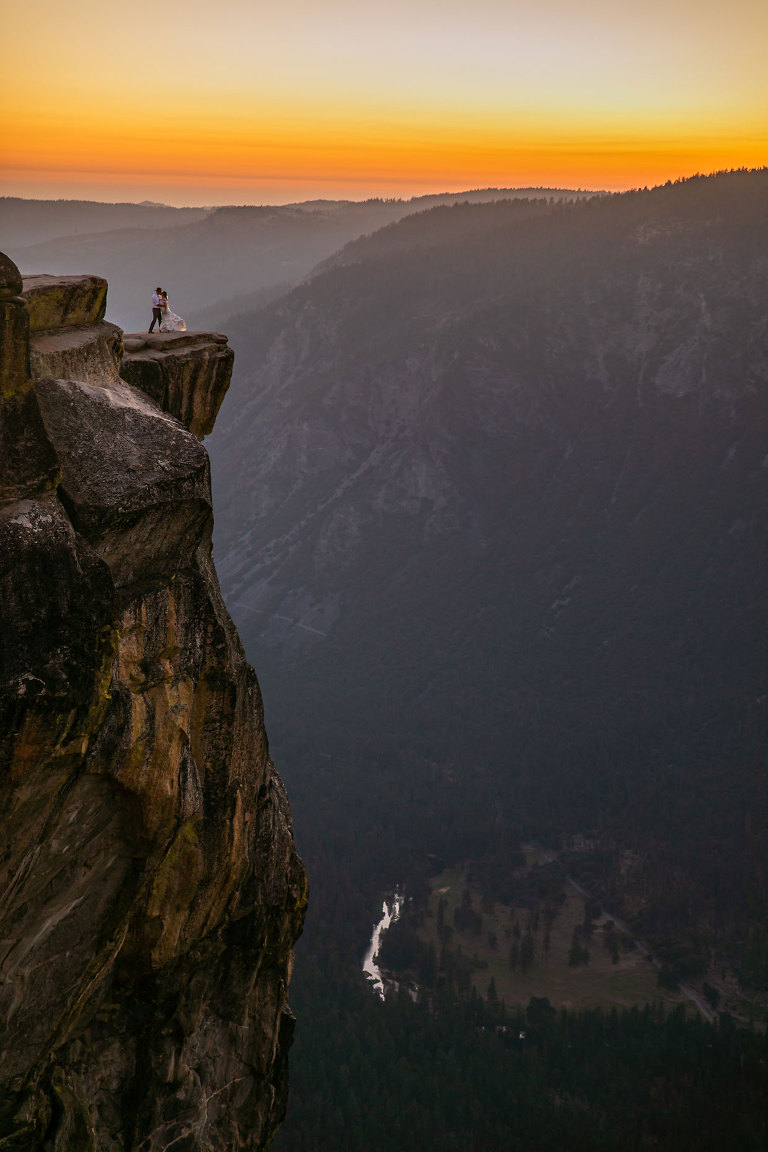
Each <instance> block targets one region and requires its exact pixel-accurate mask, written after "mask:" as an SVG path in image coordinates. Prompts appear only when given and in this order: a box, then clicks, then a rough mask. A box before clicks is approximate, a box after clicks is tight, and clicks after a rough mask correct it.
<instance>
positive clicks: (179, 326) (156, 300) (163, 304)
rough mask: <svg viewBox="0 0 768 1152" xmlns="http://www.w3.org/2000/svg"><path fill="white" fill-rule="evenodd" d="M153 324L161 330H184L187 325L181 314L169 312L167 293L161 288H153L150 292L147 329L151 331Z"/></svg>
mask: <svg viewBox="0 0 768 1152" xmlns="http://www.w3.org/2000/svg"><path fill="white" fill-rule="evenodd" d="M155 324H159V325H160V331H161V332H186V330H187V326H186V324H185V323H184V321H183V320H182V318H181V316H177V315H176V313H175V312H171V309H170V308H169V306H168V293H167V292H166V291H165V290H164V289H163V288H155V290H154V292H153V293H152V323H151V324H150V326H149V329H148V331H149V332H151V331H152V329H153V328H154V326H155Z"/></svg>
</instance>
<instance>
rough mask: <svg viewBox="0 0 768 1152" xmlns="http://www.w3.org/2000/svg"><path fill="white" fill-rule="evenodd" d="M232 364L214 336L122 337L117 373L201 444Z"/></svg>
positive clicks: (228, 350) (217, 335) (228, 351)
mask: <svg viewBox="0 0 768 1152" xmlns="http://www.w3.org/2000/svg"><path fill="white" fill-rule="evenodd" d="M233 361H234V353H233V352H232V349H231V348H228V347H227V338H226V336H222V335H221V334H220V333H218V332H157V333H154V332H153V333H146V334H143V333H136V334H134V335H131V336H126V338H125V353H124V355H123V362H122V369H121V372H122V376H123V379H124V380H127V381H128V382H129V383H130V384H132V385H133V386H134V388H140V389H141V390H142V392H146V393H147V395H148V396H151V397H152V399H153V400H155V401H156V402H157V403H158V404H159V405H160V407H161V408H163V409H165V411H166V412H170V413H171V414H172V415H173V416H176V417H177V418H178V419H179V420H181V421H182V422H183V423H184V424H186V426H187V428H189V430H190V431H191V432H194V434H195V436H198V437H200V439H202V438H203V436H207V435H208V434H209V432H211V431H212V430H213V424H214V421H215V419H216V415H217V413H218V411H219V408H220V406H221V402H222V400H223V399H224V396H225V394H226V391H227V388H228V386H229V380H230V376H231V375H232V364H233Z"/></svg>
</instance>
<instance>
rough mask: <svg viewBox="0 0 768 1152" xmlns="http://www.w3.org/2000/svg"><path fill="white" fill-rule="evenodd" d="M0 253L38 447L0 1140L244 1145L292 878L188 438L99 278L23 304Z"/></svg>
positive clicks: (11, 552)
mask: <svg viewBox="0 0 768 1152" xmlns="http://www.w3.org/2000/svg"><path fill="white" fill-rule="evenodd" d="M2 269H3V284H4V286H5V296H4V297H3V298H2V300H0V304H2V306H3V307H5V308H6V311H5V313H4V315H5V316H6V317H7V316H9V315H10V317H11V320H10V321H6V324H7V325H8V324H10V331H11V334H12V337H13V339H12V340H7V339H6V341H5V342H4V345H3V363H2V372H3V418H4V421H5V422H4V423H3V425H2V428H3V431H5V429H6V427H20V426H22V417H24V418H26V423H23V427H24V428H25V429H26V432H25V435H26V436H27V438H28V441H29V443H34V444H36V445H37V454H36V455H34V456H33V457H30V459H31V460H33V462H34V467H33V466H32V464H30V463H29V462H27V463H26V464H24V462H23V461H22V460H21V458H20V457H19V461H18V468H17V474H14V473H13V472H12V470H11V469H10V468H9V467H8V466H7V463H6V464H5V467H6V472H5V473H4V475H3V485H4V486H3V488H2V495H3V502H2V504H0V593H1V594H2V600H1V603H2V612H3V627H2V637H3V643H2V646H1V647H0V837H1V839H2V844H3V848H4V856H3V876H2V884H3V892H4V894H3V899H2V904H1V905H0V1013H2V1018H3V1032H2V1040H1V1041H0V1147H2V1148H5V1147H8V1148H13V1149H14V1150H16V1149H19V1150H27V1149H28V1150H29V1152H37V1150H38V1149H40V1148H42V1147H45V1148H51V1149H55V1150H57V1152H65V1150H66V1152H80V1150H83V1152H84V1150H86V1149H87V1150H89V1152H96V1150H98V1152H102V1150H104V1152H107V1150H109V1152H112V1150H115V1152H116V1150H117V1149H120V1150H121V1152H123V1150H126V1149H131V1150H133V1149H135V1150H138V1149H139V1148H141V1149H142V1150H144V1149H148V1150H155V1149H156V1150H158V1152H159V1150H160V1149H165V1148H168V1147H170V1146H171V1145H174V1146H175V1147H179V1148H184V1149H188V1150H195V1149H201V1150H202V1149H221V1150H224V1149H227V1150H236V1149H240V1148H249V1149H250V1148H263V1147H265V1146H266V1144H267V1143H268V1141H269V1138H270V1136H271V1134H272V1133H273V1131H274V1129H275V1127H276V1125H277V1124H278V1123H279V1121H280V1119H281V1117H282V1113H283V1110H284V1106H285V1094H286V1082H287V1081H286V1054H287V1049H288V1046H289V1043H290V1036H291V1017H290V1013H289V1012H288V1009H287V1005H286V989H287V984H288V980H289V976H290V971H291V965H292V949H293V944H294V942H295V939H296V937H297V935H298V933H299V932H300V930H301V923H302V918H303V913H304V908H305V903H306V881H305V876H304V870H303V868H302V865H301V862H300V861H299V859H298V857H297V855H296V852H295V848H294V845H293V839H292V833H291V824H290V815H289V810H288V803H287V799H286V797H285V793H284V790H283V787H282V784H281V782H280V780H279V778H278V776H277V775H276V773H275V770H274V767H273V765H272V762H271V760H270V758H269V753H268V748H267V740H266V735H265V731H264V726H263V720H262V710H261V700H260V694H259V688H258V684H257V682H256V677H255V675H254V673H253V670H252V669H251V668H250V666H249V665H248V664H247V663H246V661H245V659H244V656H243V651H242V647H241V645H240V641H239V639H238V636H237V633H236V631H235V629H234V626H233V625H232V622H231V620H230V618H229V615H228V613H227V611H226V608H225V606H224V604H223V601H222V599H221V595H220V592H219V587H218V581H217V578H216V573H215V571H214V568H213V563H212V559H211V546H210V538H211V525H212V519H211V501H210V482H209V470H208V460H207V455H206V453H205V451H204V449H203V448H202V446H201V445H200V443H199V440H198V438H197V436H196V435H195V434H194V433H193V432H190V431H189V430H188V428H187V427H185V426H184V424H182V423H181V422H180V421H179V420H178V419H176V418H175V417H174V416H173V415H171V414H169V413H168V412H166V411H163V410H162V408H161V407H159V406H158V404H157V403H155V402H154V401H153V400H152V399H150V397H149V396H148V395H147V394H146V393H145V392H143V391H139V390H137V389H136V388H134V387H132V386H131V385H130V384H128V383H126V382H125V381H123V380H121V379H120V378H119V376H118V369H119V362H120V358H119V354H118V353H120V352H121V351H122V333H120V331H119V329H116V330H115V331H116V332H117V334H118V335H117V336H116V337H114V339H113V338H112V337H111V336H110V335H109V334H108V333H107V334H106V336H105V334H104V331H103V320H102V317H103V310H104V298H105V293H106V285H104V284H103V281H100V282H99V281H98V278H96V277H66V278H47V277H35V278H30V279H31V280H34V281H35V283H34V284H30V281H29V280H27V281H25V285H24V289H25V291H24V296H25V298H26V299H27V306H26V307H25V305H24V303H23V302H22V300H20V299H19V291H20V289H21V284H20V281H19V278H18V274H17V272H16V270H15V268H14V267H13V266H12V265H11V263H10V261H7V262H6V263H3V265H2ZM100 285H103V291H102V288H101V286H100ZM48 296H50V298H47V297H48ZM6 305H7V307H6ZM30 319H31V321H32V323H31V328H32V333H31V337H30V335H29V329H30ZM100 325H101V326H102V328H101V329H100V328H99V326H100ZM106 327H107V328H113V327H114V326H109V325H107V326H106ZM8 330H9V329H8V327H6V331H8ZM187 335H192V336H195V335H196V334H194V333H193V334H187ZM30 339H31V342H32V358H31V367H32V373H33V375H34V377H35V379H34V385H35V387H34V388H33V387H32V382H31V380H30V374H29V364H30V355H29V341H30ZM41 340H45V341H47V342H48V348H49V349H50V347H52V346H53V345H54V344H55V346H56V347H55V354H56V356H57V357H58V358H59V359H58V361H57V367H58V368H59V369H61V368H62V367H67V368H68V369H69V371H68V373H67V374H66V375H62V374H61V373H60V372H57V374H56V375H48V374H46V375H43V374H41V373H42V369H43V366H44V365H45V364H47V365H48V366H49V367H50V366H51V365H52V363H53V362H52V361H51V360H49V361H45V359H44V356H43V353H41V352H40V351H39V349H40V343H39V341H41ZM36 343H37V349H38V357H37V358H36V355H35V345H36ZM202 343H203V344H205V343H206V341H205V339H203V341H202ZM196 346H197V345H195V343H194V342H192V344H188V345H186V346H185V347H186V349H187V353H186V354H187V355H189V356H190V357H192V355H193V351H194V348H195V347H196ZM216 346H217V347H219V346H220V345H218V344H217V345H216ZM156 352H157V354H158V356H160V358H161V368H162V370H163V371H164V372H165V373H166V376H167V377H168V378H169V379H170V380H172V379H173V376H174V367H173V360H172V356H173V353H172V352H170V351H169V357H171V359H170V360H169V363H168V364H163V363H162V355H163V350H162V348H160V349H156ZM227 352H228V353H229V350H228V349H227ZM47 354H48V353H45V355H47ZM202 359H203V361H205V359H206V357H205V355H203V357H202ZM229 362H230V364H231V353H229ZM99 363H101V364H102V370H101V371H97V367H96V366H97V365H98V364H99ZM217 371H218V372H221V371H222V370H221V367H220V366H219V368H218V369H217ZM201 376H202V378H203V379H204V380H207V379H209V376H207V375H206V373H205V371H203V372H202V373H201ZM6 380H8V381H10V385H9V386H8V387H6ZM190 382H191V385H192V386H191V391H187V392H184V389H183V388H181V389H180V393H183V394H184V395H185V400H186V403H187V408H186V409H185V413H186V415H187V416H188V418H189V423H190V424H193V423H194V422H195V420H196V419H197V417H196V416H195V412H196V411H197V407H196V400H195V397H194V380H193V374H191V373H190V374H189V375H188V376H186V377H185V387H187V386H189V385H190ZM227 382H228V377H227ZM217 387H219V388H222V387H223V390H226V383H224V384H222V380H221V377H219V383H218V385H217ZM169 391H170V392H171V393H172V389H170V390H169ZM222 395H223V391H222ZM20 396H21V397H22V398H23V403H22V402H20V401H19V397H20ZM205 403H206V404H208V401H206V402H205ZM219 403H220V398H219ZM216 407H218V404H216ZM210 410H211V408H210V405H209V407H208V411H209V412H210ZM8 413H10V422H7V420H6V418H7V416H8ZM211 419H212V417H211ZM197 431H198V434H200V433H199V429H197ZM57 482H58V489H57V490H56V491H54V490H53V485H54V484H55V483H57Z"/></svg>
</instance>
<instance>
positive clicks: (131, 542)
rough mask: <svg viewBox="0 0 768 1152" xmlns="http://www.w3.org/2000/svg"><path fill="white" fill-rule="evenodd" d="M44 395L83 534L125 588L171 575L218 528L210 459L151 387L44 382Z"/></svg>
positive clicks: (65, 490) (40, 387)
mask: <svg viewBox="0 0 768 1152" xmlns="http://www.w3.org/2000/svg"><path fill="white" fill-rule="evenodd" d="M37 395H38V400H39V403H40V407H41V410H42V413H43V419H44V421H45V424H46V427H47V429H48V432H49V435H50V438H51V442H52V443H53V445H54V447H55V449H56V453H57V455H58V457H59V459H60V460H61V464H62V479H61V492H62V499H64V500H65V502H66V504H67V507H68V509H69V511H70V514H71V516H72V521H73V524H74V525H75V527H76V528H77V530H78V531H79V532H80V533H81V534H82V535H83V536H84V537H85V538H86V539H87V540H88V541H89V543H90V544H91V545H92V546H93V547H94V548H95V550H96V551H97V553H98V554H99V555H100V556H101V557H102V558H103V559H104V560H105V561H106V562H107V563H108V564H109V567H110V570H111V572H112V578H113V580H114V581H115V584H116V585H117V586H118V587H124V586H126V585H129V584H132V583H134V582H136V581H141V582H147V581H151V580H155V579H158V578H160V577H168V576H170V575H171V574H172V573H173V572H174V571H175V569H176V568H178V567H183V566H184V565H186V564H189V563H190V562H191V560H192V557H193V556H194V554H195V552H196V550H197V547H198V545H199V543H200V541H201V539H202V538H203V535H204V534H205V533H207V534H208V535H210V531H211V502H210V476H209V469H208V456H207V454H206V452H205V450H204V449H203V448H202V446H201V445H200V444H199V443H198V441H197V440H196V439H195V437H194V436H192V435H191V434H190V433H189V432H187V430H186V429H185V428H184V427H183V426H182V425H181V424H180V423H179V422H178V421H177V420H174V419H173V417H172V416H169V415H167V413H165V412H162V411H161V410H160V409H159V408H158V407H157V405H156V404H154V403H153V402H152V401H151V400H150V399H149V398H148V397H147V396H145V395H144V393H143V392H139V391H138V390H137V389H135V388H131V387H130V385H128V384H125V383H123V382H122V381H119V380H118V381H113V382H111V383H109V384H108V385H99V384H89V383H86V382H83V381H79V380H77V381H75V380H56V379H52V378H45V379H43V380H39V381H38V382H37Z"/></svg>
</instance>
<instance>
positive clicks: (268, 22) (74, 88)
mask: <svg viewBox="0 0 768 1152" xmlns="http://www.w3.org/2000/svg"><path fill="white" fill-rule="evenodd" d="M0 5H1V6H2V23H3V35H2V47H0V100H2V119H1V121H0V122H1V123H2V136H3V140H2V150H1V155H2V161H0V163H1V165H2V167H1V170H0V194H5V195H25V196H37V197H49V196H54V197H78V196H87V197H89V198H94V199H105V200H115V199H131V200H142V199H153V200H163V201H165V202H167V203H175V204H182V203H184V204H212V203H265V202H273V203H278V202H284V201H287V200H292V199H309V198H312V197H315V196H332V197H337V196H348V197H353V198H359V197H363V196H368V195H384V196H409V195H412V194H414V193H420V192H426V191H442V190H458V189H465V188H476V187H486V186H489V185H491V186H527V185H560V186H569V187H589V188H626V187H634V186H638V185H644V184H653V183H658V182H659V181H663V180H666V179H669V178H675V177H677V176H682V175H689V174H691V173H693V172H697V171H701V172H708V171H712V170H714V169H718V168H729V167H739V166H742V165H745V166H748V167H756V166H761V165H764V164H768V65H766V47H767V46H768V0H731V2H730V3H727V4H726V3H723V0H637V2H636V3H632V4H629V3H627V2H626V0H535V2H534V0H527V2H526V3H522V2H521V0H473V2H472V3H470V2H468V0H462V2H461V3H459V2H458V0H388V3H386V4H381V3H380V4H376V5H375V6H374V5H372V4H366V3H364V0H355V2H354V3H353V2H352V0H325V2H323V0H313V2H311V3H310V0H281V2H280V3H273V4H271V5H269V6H267V5H262V4H259V3H255V2H254V0H226V3H222V4H217V3H216V2H215V0H184V2H181V0H153V2H152V3H149V2H148V0H131V2H126V3H118V4H115V3H109V0H100V2H98V3H97V2H95V0H66V3H64V2H62V0H36V3H35V4H34V5H32V6H30V5H23V4H21V3H19V2H18V0H13V2H11V0H0Z"/></svg>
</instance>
